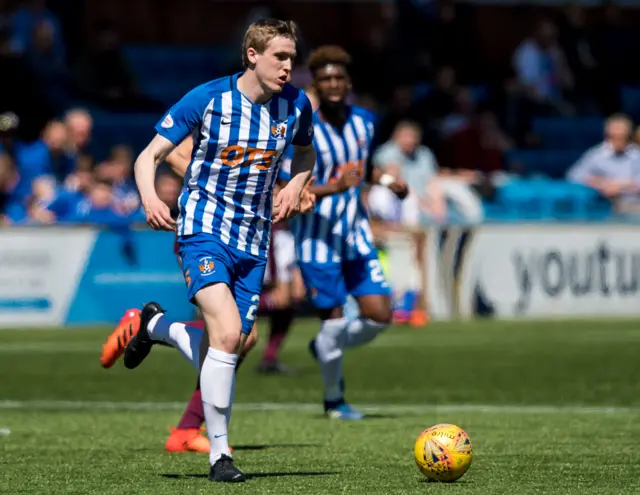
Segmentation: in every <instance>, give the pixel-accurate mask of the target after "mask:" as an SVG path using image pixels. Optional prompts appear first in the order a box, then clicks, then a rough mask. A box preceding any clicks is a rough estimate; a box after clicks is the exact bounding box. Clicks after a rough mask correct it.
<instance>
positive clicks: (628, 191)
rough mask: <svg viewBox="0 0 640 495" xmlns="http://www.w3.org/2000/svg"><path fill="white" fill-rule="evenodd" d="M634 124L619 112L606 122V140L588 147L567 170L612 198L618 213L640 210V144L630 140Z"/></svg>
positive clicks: (639, 211) (568, 176)
mask: <svg viewBox="0 0 640 495" xmlns="http://www.w3.org/2000/svg"><path fill="white" fill-rule="evenodd" d="M631 131H632V123H631V120H630V119H629V118H628V117H627V116H625V115H620V114H616V115H613V116H611V117H609V118H608V119H607V121H606V123H605V136H604V141H603V142H602V143H600V144H598V145H596V146H594V147H593V148H591V149H589V150H588V151H587V152H586V153H585V154H584V155H582V157H581V158H580V159H579V160H578V161H577V162H576V163H575V164H574V165H573V167H572V168H571V169H570V170H569V172H568V173H567V178H568V179H569V180H570V181H573V182H578V183H580V184H584V185H586V186H589V187H591V188H593V189H595V190H596V191H598V192H600V194H602V195H603V196H604V197H606V198H608V199H609V200H611V201H612V202H613V204H614V206H615V209H616V211H618V212H619V213H636V214H637V213H640V147H639V146H638V145H637V144H635V143H632V142H631Z"/></svg>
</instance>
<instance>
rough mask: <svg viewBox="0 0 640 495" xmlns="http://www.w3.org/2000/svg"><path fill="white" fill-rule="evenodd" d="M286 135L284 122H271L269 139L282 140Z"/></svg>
mask: <svg viewBox="0 0 640 495" xmlns="http://www.w3.org/2000/svg"><path fill="white" fill-rule="evenodd" d="M286 135H287V123H286V122H273V123H272V124H271V137H272V138H275V139H284V138H285V136H286Z"/></svg>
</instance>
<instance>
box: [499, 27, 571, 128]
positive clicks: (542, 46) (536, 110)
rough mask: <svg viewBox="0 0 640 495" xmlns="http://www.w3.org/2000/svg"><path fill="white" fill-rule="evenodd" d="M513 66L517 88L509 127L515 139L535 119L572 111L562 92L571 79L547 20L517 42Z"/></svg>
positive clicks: (553, 29) (554, 28) (554, 31)
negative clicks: (528, 35) (513, 121)
mask: <svg viewBox="0 0 640 495" xmlns="http://www.w3.org/2000/svg"><path fill="white" fill-rule="evenodd" d="M513 66H514V70H515V74H516V78H517V86H516V88H515V90H514V97H513V98H512V100H513V101H512V102H511V106H512V107H513V106H515V108H514V109H513V110H511V112H512V113H514V114H515V115H516V117H515V120H516V122H515V123H514V124H513V125H514V127H515V129H514V131H516V132H517V134H518V137H520V138H524V137H525V136H526V135H527V133H528V131H529V123H530V121H531V120H532V119H533V117H535V116H540V115H553V114H558V113H561V114H568V113H571V112H572V109H571V107H570V105H568V103H567V102H566V100H565V92H566V91H567V90H571V89H572V88H573V76H572V74H571V71H570V70H569V67H568V65H567V61H566V57H565V55H564V53H563V52H562V49H561V48H560V46H559V45H558V43H557V31H556V27H555V25H554V24H553V23H552V22H551V21H549V20H543V21H542V22H540V23H538V24H537V26H536V29H535V32H534V36H533V37H531V38H527V39H525V40H524V41H523V42H522V43H520V45H519V46H518V47H517V49H516V51H515V53H514V55H513Z"/></svg>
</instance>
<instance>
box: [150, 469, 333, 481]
mask: <svg viewBox="0 0 640 495" xmlns="http://www.w3.org/2000/svg"><path fill="white" fill-rule="evenodd" d="M336 474H340V473H339V472H338V471H288V472H279V473H245V476H246V477H247V479H248V480H251V479H255V478H284V477H290V476H302V477H306V476H333V475H336ZM160 476H161V477H163V478H167V479H172V480H183V479H193V478H207V476H208V475H207V474H169V473H167V474H161V475H160Z"/></svg>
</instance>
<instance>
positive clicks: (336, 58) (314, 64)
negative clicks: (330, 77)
mask: <svg viewBox="0 0 640 495" xmlns="http://www.w3.org/2000/svg"><path fill="white" fill-rule="evenodd" d="M327 65H341V66H342V67H344V69H345V70H346V71H347V72H349V67H350V66H351V55H349V54H348V53H347V51H346V50H345V49H344V48H342V47H341V46H338V45H322V46H319V47H318V48H316V49H315V50H314V51H313V52H311V55H309V59H308V61H307V67H308V68H309V70H310V71H311V73H312V74H313V75H314V76H315V75H316V72H317V71H318V70H319V69H322V68H323V67H326V66H327Z"/></svg>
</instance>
